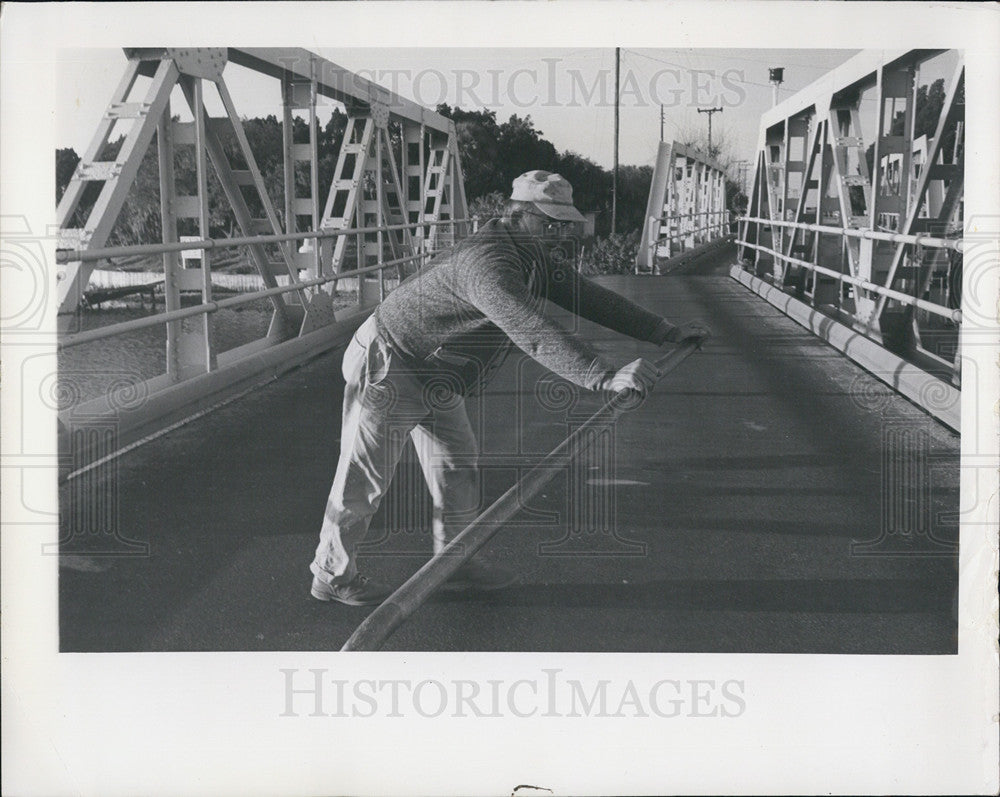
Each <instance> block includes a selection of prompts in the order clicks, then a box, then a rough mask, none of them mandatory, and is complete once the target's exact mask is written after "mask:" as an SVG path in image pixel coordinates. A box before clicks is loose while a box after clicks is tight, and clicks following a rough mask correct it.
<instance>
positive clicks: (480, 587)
mask: <svg viewBox="0 0 1000 797" xmlns="http://www.w3.org/2000/svg"><path fill="white" fill-rule="evenodd" d="M516 578H517V576H516V575H515V574H514V573H512V572H511V571H510V570H507V569H506V568H504V567H498V566H497V565H488V564H485V563H483V562H479V561H476V560H475V559H472V560H470V561H468V562H466V563H465V564H464V565H462V566H461V567H460V568H458V570H456V571H455V572H454V573H452V575H451V578H449V579H448V580H447V581H445V582H444V584H443V585H442V589H448V590H456V591H457V590H477V591H480V592H486V591H488V590H492V589H502V588H503V587H506V586H507V585H508V584H510V583H511V582H513V581H514V579H516Z"/></svg>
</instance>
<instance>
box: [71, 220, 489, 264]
mask: <svg viewBox="0 0 1000 797" xmlns="http://www.w3.org/2000/svg"><path fill="white" fill-rule="evenodd" d="M471 223H472V222H471V220H469V219H438V220H437V221H414V222H407V223H405V224H385V225H382V226H381V227H345V228H343V229H326V230H310V231H308V232H291V233H280V234H269V235H250V236H244V237H242V238H199V239H197V240H194V241H183V242H182V241H176V242H170V243H159V244H135V245H133V246H108V247H104V248H102V249H58V248H57V249H56V262H57V263H82V262H88V261H91V260H106V259H107V258H109V257H124V256H128V255H161V254H166V253H167V252H185V251H190V250H193V249H196V250H201V251H204V250H207V249H225V248H228V247H233V246H253V245H256V244H270V243H287V242H290V241H307V240H311V239H320V238H336V237H338V236H341V235H362V234H366V233H377V232H390V231H394V230H407V229H411V228H416V227H435V226H438V225H442V224H471Z"/></svg>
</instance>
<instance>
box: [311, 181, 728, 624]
mask: <svg viewBox="0 0 1000 797" xmlns="http://www.w3.org/2000/svg"><path fill="white" fill-rule="evenodd" d="M580 221H583V216H582V215H581V214H580V212H579V211H578V210H577V209H576V208H575V207H574V206H573V189H572V187H571V186H570V184H569V183H568V182H567V181H566V180H565V179H564V178H562V177H560V176H559V175H558V174H551V173H549V172H545V171H531V172H527V173H526V174H522V175H521V176H520V177H518V178H517V179H516V180H515V181H514V186H513V192H512V193H511V198H510V202H509V203H508V205H507V208H506V210H505V212H504V216H503V218H502V219H500V220H495V221H491V222H489V223H488V224H486V225H485V226H484V227H483V228H482V229H480V230H479V232H477V233H476V234H474V235H472V236H470V237H469V238H467V239H466V240H464V241H462V242H461V243H459V244H458V245H457V246H455V247H454V248H453V249H452V250H450V251H448V252H446V253H445V254H444V255H442V256H440V257H439V258H436V259H435V260H434V261H432V262H431V263H430V264H428V266H427V267H426V268H425V269H423V270H422V271H420V272H419V273H417V274H415V275H414V276H412V277H410V278H409V279H407V280H406V281H404V282H403V283H402V284H400V285H399V286H398V287H397V288H396V289H395V290H394V291H392V293H390V294H389V296H388V297H386V299H385V300H384V301H383V302H382V303H381V304H380V305H379V306H378V307H377V308H376V310H375V312H374V313H373V314H372V316H371V317H370V318H369V319H368V320H367V321H365V323H364V324H362V325H361V327H360V328H359V329H358V331H357V333H356V334H355V335H354V338H353V339H352V340H351V342H350V344H349V345H348V347H347V351H346V352H345V354H344V364H343V373H344V379H345V380H346V387H345V390H344V413H343V431H342V434H341V440H340V459H339V462H338V464H337V473H336V476H335V478H334V481H333V487H332V488H331V490H330V497H329V500H328V502H327V506H326V512H325V517H324V520H323V527H322V530H321V531H320V542H319V546H318V548H317V549H316V556H315V559H314V560H313V563H312V565H311V567H310V569H311V570H312V573H313V584H312V595H313V597H315V598H317V599H318V600H323V601H337V602H340V603H345V604H348V605H352V606H363V605H369V604H375V603H381V602H382V601H383V600H384V599H385V598H386V597H387V596H388V595H389V593H390V590H389V589H388V588H387V587H385V586H383V585H381V584H379V583H377V582H375V581H373V580H372V579H370V578H368V577H367V576H364V575H361V574H359V573H358V571H357V566H356V563H355V549H356V547H357V545H358V543H359V542H360V541H361V540H362V539H363V538H364V536H365V533H366V532H367V530H368V524H369V522H370V520H371V518H372V515H374V514H375V511H376V510H377V509H378V506H379V502H380V501H381V499H382V496H383V495H384V494H385V491H386V490H387V489H388V486H389V482H390V480H391V479H392V476H393V473H394V472H395V468H396V465H397V463H398V462H399V457H400V454H401V453H402V447H403V443H404V442H405V436H404V435H405V433H409V436H410V437H411V439H412V440H413V442H414V444H415V447H416V450H417V457H418V459H419V461H420V466H421V469H422V470H423V473H424V477H425V478H426V480H427V485H428V487H429V488H430V493H431V497H432V499H433V514H434V517H433V529H432V531H433V544H434V552H435V553H439V552H440V551H441V550H442V549H443V548H444V547H445V545H447V544H448V542H449V541H450V540H451V539H452V538H453V537H455V535H457V534H458V533H459V532H460V531H461V530H462V529H463V528H464V527H465V526H466V525H467V524H468V522H469V521H470V520H472V519H473V518H474V517H475V515H476V512H477V509H478V495H479V493H478V489H477V485H476V479H477V469H476V461H475V457H476V452H477V443H476V439H475V436H474V435H473V433H472V427H471V425H470V424H469V419H468V416H467V415H466V411H465V405H464V403H463V400H462V399H463V397H464V396H467V395H470V394H473V393H475V392H476V391H478V390H481V389H482V387H483V386H484V385H485V384H486V383H487V382H488V380H489V379H490V377H491V376H492V375H493V373H494V372H495V371H496V369H497V368H498V367H499V366H500V364H501V363H502V361H503V359H504V358H505V356H506V355H507V353H508V352H509V351H510V348H511V347H512V345H516V346H517V347H518V348H520V349H521V350H522V351H524V352H526V353H527V354H528V355H530V356H531V357H532V358H534V359H535V360H537V361H538V362H539V363H541V364H542V365H543V366H545V367H546V368H548V369H550V370H551V371H554V372H555V373H557V374H559V375H560V376H562V377H564V378H565V379H568V380H569V381H571V382H573V383H574V384H576V385H579V386H580V387H583V388H586V389H588V390H595V391H598V390H607V391H615V392H617V391H620V390H624V389H627V388H630V389H633V390H637V391H640V392H645V391H647V390H648V389H649V388H650V387H651V386H652V385H653V383H654V382H655V380H656V378H657V376H658V375H659V374H658V373H657V371H656V367H655V365H653V363H651V362H649V361H647V360H643V359H638V360H635V361H634V362H631V363H629V364H627V365H625V366H621V367H612V366H611V365H609V364H608V363H605V362H604V361H603V360H602V359H601V358H600V357H598V356H597V354H596V353H595V352H594V351H593V349H591V347H590V346H589V345H588V344H587V343H586V342H585V341H584V340H582V339H581V338H579V337H578V336H576V335H574V334H572V333H570V332H569V331H567V330H565V329H564V328H563V327H561V326H559V325H558V324H556V323H555V322H553V321H552V320H551V319H549V318H548V317H547V316H546V315H545V314H544V312H543V310H544V302H545V300H548V301H551V302H554V303H555V304H558V305H560V306H562V307H564V308H566V309H568V310H570V311H572V312H575V313H577V314H578V315H580V316H581V317H583V318H587V319H589V320H591V321H595V322H597V323H599V324H602V325H603V326H605V327H607V328H609V329H613V330H615V331H617V332H620V333H622V334H624V335H629V336H631V337H633V338H636V339H638V340H643V341H649V342H651V343H655V344H658V345H662V344H663V343H667V342H669V343H681V342H683V341H685V340H688V339H691V338H694V339H701V338H704V337H705V336H707V335H708V334H709V330H708V328H707V327H706V326H705V325H704V324H702V323H700V322H690V323H687V324H684V325H682V326H679V327H678V326H674V325H673V324H672V323H670V322H669V321H667V320H666V319H664V318H660V317H659V316H657V315H654V314H653V313H650V312H649V311H647V310H644V309H643V308H642V307H639V306H638V305H636V304H634V303H633V302H630V301H629V300H627V299H625V298H624V297H622V296H620V295H619V294H617V293H614V292H613V291H609V290H607V289H605V288H602V287H601V286H599V285H597V284H595V283H593V282H591V281H590V280H587V279H585V278H583V277H582V276H580V275H579V274H578V273H577V272H576V271H575V269H573V268H572V267H570V266H568V265H565V264H563V265H560V264H558V263H556V262H555V258H552V257H549V256H547V255H546V251H545V248H544V247H543V246H542V245H541V243H542V238H543V236H544V233H545V232H546V229H547V228H549V227H551V226H552V225H558V224H561V223H573V222H580ZM513 579H514V575H513V573H511V572H509V571H507V570H505V569H503V568H497V567H490V566H488V565H486V564H485V563H484V562H482V561H481V560H479V559H477V558H475V557H473V558H472V559H471V560H470V561H469V562H467V563H465V564H464V565H463V566H462V567H461V568H460V569H459V570H458V571H457V572H456V573H455V574H454V575H453V576H452V579H451V580H450V581H449V586H450V587H452V588H458V589H496V588H499V587H502V586H506V585H507V584H508V583H510V582H511V581H512V580H513Z"/></svg>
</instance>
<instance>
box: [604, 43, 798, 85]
mask: <svg viewBox="0 0 1000 797" xmlns="http://www.w3.org/2000/svg"><path fill="white" fill-rule="evenodd" d="M622 52H624V53H628V54H630V55H638V56H639V57H640V58H647V59H649V60H650V61H656V62H657V63H660V64H666V65H667V66H672V67H675V68H677V69H680V70H683V71H684V72H704V71H706V70H703V69H695V68H692V67H688V66H683V65H681V64H678V63H675V62H673V61H667V60H665V59H663V58H654V57H653V56H651V55H646V54H645V53H640V52H638V51H636V50H623V51H622ZM732 80H733V81H734V82H735V83H744V84H746V85H750V86H761V87H762V88H765V89H770V88H771V84H770V83H758V82H756V81H754V80H746V79H745V78H738V77H734V78H732ZM786 91H791V89H786Z"/></svg>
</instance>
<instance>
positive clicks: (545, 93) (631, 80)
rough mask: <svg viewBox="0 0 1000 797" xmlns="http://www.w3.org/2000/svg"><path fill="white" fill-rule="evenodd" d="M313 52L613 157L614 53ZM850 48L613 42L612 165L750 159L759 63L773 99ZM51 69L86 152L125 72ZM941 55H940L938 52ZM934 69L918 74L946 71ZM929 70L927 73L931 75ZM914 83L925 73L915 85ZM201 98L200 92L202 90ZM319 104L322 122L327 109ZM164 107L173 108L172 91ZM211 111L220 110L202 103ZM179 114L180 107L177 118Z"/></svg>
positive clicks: (241, 90)
mask: <svg viewBox="0 0 1000 797" xmlns="http://www.w3.org/2000/svg"><path fill="white" fill-rule="evenodd" d="M316 52H318V53H319V54H320V55H322V56H323V57H324V58H327V59H328V60H331V61H333V62H335V63H337V64H339V65H341V66H343V67H345V68H347V69H350V70H352V71H355V72H360V73H361V74H363V75H364V76H365V77H367V78H369V79H372V80H374V82H377V83H380V84H382V85H384V86H386V87H387V88H390V89H392V90H394V91H396V92H397V93H399V94H401V95H402V96H404V97H406V98H408V99H412V100H415V101H417V102H419V103H420V104H422V105H426V106H430V107H433V106H435V105H437V104H438V103H440V102H445V103H448V104H449V105H452V106H455V105H457V106H459V107H462V108H464V109H480V108H484V107H485V108H488V109H489V110H493V111H496V114H497V119H498V120H499V121H505V120H506V119H508V118H509V117H510V115H511V114H517V115H518V116H522V117H524V116H529V115H530V116H531V118H532V120H533V121H534V123H535V126H536V128H537V129H539V130H540V131H541V132H542V133H543V135H544V136H545V138H547V139H548V140H549V141H551V142H552V143H553V144H554V145H555V146H556V147H557V148H558V149H559V150H572V151H574V152H577V153H579V154H580V155H583V156H585V157H588V158H591V159H592V160H594V161H596V162H597V163H599V164H600V165H602V166H604V167H606V168H609V167H610V166H611V165H612V162H613V152H614V111H613V106H614V67H615V53H614V49H613V48H577V49H570V48H565V49H558V48H556V49H546V50H542V49H526V48H506V49H501V48H494V49H490V48H476V49H472V48H466V49H461V48H454V49H451V48H448V49H445V48H433V49H432V48H396V49H389V48H377V49H376V48H338V49H329V48H321V49H317V50H316ZM856 52H858V51H857V50H824V49H808V50H807V49H789V50H765V49H745V50H734V49H726V50H721V49H633V48H622V49H621V62H620V81H621V87H622V88H621V109H620V142H619V152H620V162H621V163H622V164H623V165H624V164H634V165H652V164H653V163H654V162H655V158H656V150H657V145H658V142H659V140H660V127H661V125H660V117H661V106H662V114H663V119H664V123H663V133H664V137H665V138H666V139H667V140H671V139H673V138H677V139H679V140H684V139H687V140H691V138H692V137H693V136H697V135H699V134H700V135H705V134H706V131H707V127H708V114H705V113H698V109H699V108H702V109H705V108H713V107H714V108H719V107H721V108H722V109H723V110H722V111H721V112H719V113H715V114H713V115H712V117H711V118H712V133H713V142H714V143H715V144H716V145H719V144H720V143H722V146H723V150H724V151H728V152H729V154H730V155H731V156H732V157H733V158H734V159H735V160H750V159H752V158H753V155H754V151H755V149H756V144H757V136H758V126H759V123H760V116H761V114H762V113H763V112H764V111H766V110H767V109H768V108H770V107H771V105H772V101H773V99H772V98H773V88H772V86H771V84H770V83H769V82H768V69H769V67H777V66H780V67H783V68H784V83H783V84H782V85H781V86H780V87H779V100H781V99H785V98H787V97H788V96H790V95H792V94H793V93H795V92H796V91H798V90H800V89H802V88H803V87H805V86H807V85H808V84H809V83H811V82H813V81H814V80H816V79H817V78H819V77H821V76H822V75H823V74H825V73H826V72H827V71H829V70H830V69H833V68H834V67H836V66H839V65H840V64H842V63H843V62H845V61H846V60H848V59H849V58H850V57H851V56H853V55H854V54H855V53H856ZM61 56H62V57H61V58H60V60H59V62H58V64H57V82H56V86H57V114H56V143H57V146H60V147H72V148H74V149H75V150H76V151H77V152H78V153H82V151H83V150H84V149H85V148H86V146H87V144H88V143H89V140H90V137H91V135H92V131H93V130H94V129H95V128H96V125H97V122H98V120H99V119H100V117H101V115H102V114H103V112H104V109H105V106H106V104H107V102H108V100H109V99H110V97H111V95H112V93H113V91H114V88H115V85H116V84H117V82H118V80H119V78H120V76H121V73H122V71H123V69H124V67H125V63H126V59H125V56H124V53H123V52H122V51H121V50H118V49H104V48H100V49H98V48H93V49H85V48H79V49H67V50H63V51H61ZM944 60H947V59H944ZM947 71H948V70H947V64H946V63H943V62H942V63H941V64H935V65H932V66H931V67H930V68H929V70H928V75H927V78H926V79H931V78H933V77H935V76H938V73H939V72H940V74H941V75H944V74H946V73H947ZM932 73H933V74H932ZM224 77H225V79H226V83H227V85H228V87H229V89H230V92H231V93H232V95H233V98H234V101H235V103H236V106H237V108H238V109H239V112H240V114H241V115H243V116H246V117H254V116H264V115H267V114H272V113H273V114H280V95H279V91H278V87H277V81H274V80H271V79H269V78H262V77H261V76H259V75H256V74H254V73H252V72H250V71H248V70H245V69H243V68H241V67H238V66H236V65H234V64H229V65H228V66H227V67H226V71H225V73H224ZM921 82H924V80H921ZM206 96H207V95H206ZM333 107H335V106H334V104H333V103H332V101H324V105H323V106H322V107H321V109H320V118H321V121H322V120H325V118H327V117H328V116H329V114H330V113H331V112H332V109H333ZM174 108H175V112H177V111H178V110H179V109H182V108H183V101H182V100H180V97H179V93H178V94H177V95H176V97H175V100H174ZM209 111H210V113H219V112H221V111H220V109H218V108H216V109H213V108H212V105H211V103H210V104H209ZM181 115H182V118H183V117H184V112H182V113H181Z"/></svg>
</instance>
